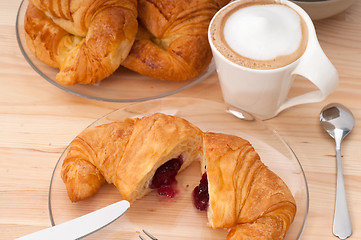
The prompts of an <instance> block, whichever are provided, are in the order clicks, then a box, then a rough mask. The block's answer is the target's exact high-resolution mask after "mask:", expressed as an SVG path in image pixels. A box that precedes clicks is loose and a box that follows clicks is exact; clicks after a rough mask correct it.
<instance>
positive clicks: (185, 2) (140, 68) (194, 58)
mask: <svg viewBox="0 0 361 240" xmlns="http://www.w3.org/2000/svg"><path fill="white" fill-rule="evenodd" d="M227 2H228V0H222V1H217V0H177V1H169V0H139V1H138V16H139V17H138V19H139V22H140V26H141V27H140V31H139V32H138V35H137V39H136V41H135V43H134V45H133V47H132V50H131V51H130V53H129V56H128V57H127V58H126V60H125V61H124V62H123V63H122V65H123V66H125V67H127V68H129V69H131V70H134V71H136V72H139V73H141V74H143V75H147V76H150V77H153V78H158V79H162V80H176V81H181V80H187V79H189V78H192V77H195V76H197V75H198V74H200V73H201V72H202V71H203V70H204V69H205V68H206V67H207V66H208V65H209V63H210V61H211V58H212V53H211V50H210V46H209V44H208V37H207V31H208V25H209V22H210V20H211V19H212V17H213V15H214V14H215V13H216V12H217V11H218V10H219V8H220V7H221V6H223V5H224V4H226V3H227Z"/></svg>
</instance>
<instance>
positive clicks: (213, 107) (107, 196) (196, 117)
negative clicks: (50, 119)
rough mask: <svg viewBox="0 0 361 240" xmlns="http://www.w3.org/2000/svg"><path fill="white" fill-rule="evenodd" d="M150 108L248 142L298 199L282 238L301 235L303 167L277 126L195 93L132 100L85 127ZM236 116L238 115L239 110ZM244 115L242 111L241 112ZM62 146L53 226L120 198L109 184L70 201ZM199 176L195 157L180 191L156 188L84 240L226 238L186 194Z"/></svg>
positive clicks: (305, 199) (305, 198) (53, 188)
mask: <svg viewBox="0 0 361 240" xmlns="http://www.w3.org/2000/svg"><path fill="white" fill-rule="evenodd" d="M155 112H161V113H165V114H170V115H175V116H178V117H182V118H184V119H187V120H188V121H190V122H192V123H193V124H195V125H196V126H198V127H199V128H200V129H202V130H203V131H213V132H222V133H228V134H233V135H237V136H240V137H242V138H245V139H247V140H248V141H250V142H251V143H252V145H253V146H254V148H255V149H256V151H257V152H258V153H259V155H260V156H261V159H262V161H263V162H264V163H265V164H266V165H267V166H269V168H270V169H271V170H273V171H274V172H275V173H277V174H278V175H279V176H280V177H281V178H282V179H283V180H284V181H285V182H286V184H287V185H288V187H289V188H290V190H291V192H292V194H293V196H294V197H295V199H296V203H297V214H296V217H295V220H294V222H293V223H292V225H291V227H290V229H289V231H288V233H287V236H286V238H285V239H287V240H291V239H292V240H295V239H300V237H301V234H302V232H303V228H304V226H305V222H306V218H307V214H308V205H309V195H308V187H307V182H306V178H305V175H304V172H303V170H302V166H301V164H300V162H299V161H298V159H297V157H296V156H295V154H294V152H293V151H292V149H291V148H290V147H289V146H288V145H287V144H286V143H285V141H284V140H283V139H282V137H280V136H279V135H278V134H277V132H276V131H274V130H272V129H271V128H269V127H268V126H267V125H266V124H265V123H263V122H262V121H260V120H257V119H253V120H243V119H240V118H237V117H235V116H234V115H232V114H230V113H229V111H228V108H227V106H226V105H224V104H223V103H219V102H214V101H209V100H202V99H197V98H164V99H157V100H151V101H147V102H143V103H134V104H131V105H129V106H126V107H124V108H122V109H119V110H116V111H114V112H112V113H110V114H108V115H106V116H104V117H102V118H100V119H99V120H97V121H95V122H94V123H93V124H91V125H90V126H89V127H94V126H97V125H101V124H104V123H108V122H113V121H123V120H124V119H125V118H135V117H142V116H147V115H151V114H153V113H155ZM239 115H240V114H239ZM243 115H244V116H246V114H245V113H243ZM66 154H67V149H66V150H65V151H64V153H63V154H62V155H61V157H60V159H59V161H58V163H57V164H56V166H55V169H54V173H53V176H52V179H51V183H50V189H49V214H50V219H51V222H52V224H53V225H55V224H59V223H62V222H65V221H67V220H71V219H72V218H76V217H79V216H81V215H84V214H86V213H89V212H91V211H94V210H96V209H99V208H102V207H105V206H107V205H109V204H111V203H114V202H116V201H119V200H121V196H120V194H119V192H118V191H117V189H116V188H115V187H114V186H113V185H104V186H102V187H101V189H100V191H99V192H98V193H97V194H96V195H95V196H93V197H91V198H90V199H88V200H85V201H81V202H77V203H72V202H71V201H70V200H69V198H68V196H67V192H66V188H65V185H64V183H63V182H62V179H61V177H60V170H61V165H62V161H63V159H64V157H65V156H66ZM200 178H201V173H200V164H199V163H198V162H194V163H193V164H192V165H191V166H190V167H188V168H187V169H186V170H185V171H183V172H181V173H180V174H179V175H178V176H177V181H178V185H177V187H178V189H179V191H180V192H179V194H178V195H177V196H176V198H174V199H171V200H165V199H162V198H160V197H158V195H157V193H156V191H153V192H151V193H150V194H148V195H146V196H145V197H144V198H142V199H139V200H137V201H135V202H134V203H133V204H132V205H131V207H130V209H129V210H128V211H127V212H126V213H125V214H124V215H123V216H122V217H121V218H119V219H118V220H117V221H115V222H114V223H112V224H111V225H109V226H107V227H106V228H104V229H102V230H100V231H98V232H96V233H94V234H93V235H90V236H88V237H87V239H138V235H139V234H140V232H141V230H142V229H145V230H147V231H149V232H150V233H152V234H153V235H155V236H156V237H158V238H159V239H207V240H213V239H214V240H216V239H217V240H218V239H226V235H227V232H226V231H224V230H222V229H218V230H213V229H211V228H210V227H208V226H207V216H206V213H205V212H201V211H198V210H196V208H195V207H194V205H193V202H192V196H191V193H192V191H193V189H194V187H195V186H197V185H198V183H199V180H200Z"/></svg>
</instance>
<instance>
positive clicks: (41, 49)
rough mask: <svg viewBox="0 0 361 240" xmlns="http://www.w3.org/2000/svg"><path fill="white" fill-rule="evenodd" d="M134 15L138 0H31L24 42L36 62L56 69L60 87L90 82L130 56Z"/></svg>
mask: <svg viewBox="0 0 361 240" xmlns="http://www.w3.org/2000/svg"><path fill="white" fill-rule="evenodd" d="M137 13H138V12H137V1H136V0H69V1H62V0H30V3H29V6H28V9H27V11H26V14H25V20H24V27H25V37H26V42H27V45H28V47H29V49H30V51H31V52H32V53H33V54H34V55H35V56H36V57H37V58H38V59H39V60H41V61H43V62H44V63H46V64H49V65H51V66H53V67H57V68H59V69H60V71H59V73H58V74H57V75H56V80H57V81H58V82H59V83H61V84H64V85H71V84H76V83H80V84H93V83H96V82H98V81H100V80H102V79H104V78H105V77H108V76H109V75H111V74H112V73H113V72H114V71H115V70H116V69H117V68H118V67H119V66H120V63H121V62H123V61H124V59H125V58H126V57H127V56H128V53H129V51H130V49H131V47H132V45H133V42H134V40H135V36H136V33H137V30H138V21H137Z"/></svg>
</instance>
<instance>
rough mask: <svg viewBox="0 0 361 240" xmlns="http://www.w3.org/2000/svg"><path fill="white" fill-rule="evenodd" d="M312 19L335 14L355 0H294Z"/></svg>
mask: <svg viewBox="0 0 361 240" xmlns="http://www.w3.org/2000/svg"><path fill="white" fill-rule="evenodd" d="M292 2H294V3H296V4H298V5H299V6H300V7H302V8H303V9H304V10H305V11H306V12H307V13H308V15H310V17H311V19H312V20H319V19H324V18H328V17H331V16H334V15H337V14H339V13H341V12H343V11H345V10H346V9H347V8H349V7H350V6H351V5H352V4H353V3H355V2H356V0H323V1H322V0H318V1H317V0H294V1H292Z"/></svg>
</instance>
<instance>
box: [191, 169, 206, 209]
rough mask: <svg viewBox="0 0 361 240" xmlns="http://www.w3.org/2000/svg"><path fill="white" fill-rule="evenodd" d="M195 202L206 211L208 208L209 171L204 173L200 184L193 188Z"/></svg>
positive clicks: (198, 207) (197, 206)
mask: <svg viewBox="0 0 361 240" xmlns="http://www.w3.org/2000/svg"><path fill="white" fill-rule="evenodd" d="M193 202H194V205H195V207H196V208H197V209H199V210H201V211H205V210H207V209H208V202H209V194H208V179H207V173H206V172H205V173H203V175H202V179H201V180H200V182H199V185H198V186H197V187H195V188H194V190H193Z"/></svg>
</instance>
